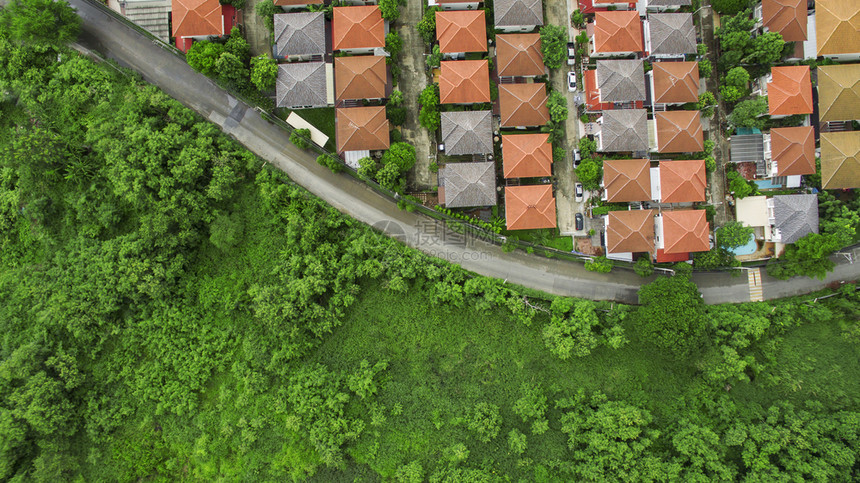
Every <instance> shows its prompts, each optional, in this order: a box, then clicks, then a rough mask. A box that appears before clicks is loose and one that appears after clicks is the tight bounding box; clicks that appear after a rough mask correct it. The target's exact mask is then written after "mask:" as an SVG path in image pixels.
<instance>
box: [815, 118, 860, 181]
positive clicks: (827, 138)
mask: <svg viewBox="0 0 860 483" xmlns="http://www.w3.org/2000/svg"><path fill="white" fill-rule="evenodd" d="M821 186H822V187H823V188H824V189H828V190H832V189H842V188H860V131H848V132H823V133H821Z"/></svg>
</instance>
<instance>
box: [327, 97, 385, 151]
mask: <svg viewBox="0 0 860 483" xmlns="http://www.w3.org/2000/svg"><path fill="white" fill-rule="evenodd" d="M388 131H389V129H388V119H387V118H386V117H385V107H384V106H370V107H346V108H338V109H335V135H336V137H337V152H338V154H344V153H345V152H348V151H362V152H367V154H368V155H369V154H370V151H379V150H385V149H388V146H389V144H390V140H391V137H390V134H389V132H388Z"/></svg>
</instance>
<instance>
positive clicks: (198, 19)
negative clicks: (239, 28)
mask: <svg viewBox="0 0 860 483" xmlns="http://www.w3.org/2000/svg"><path fill="white" fill-rule="evenodd" d="M172 3H173V6H172V9H173V14H172V15H173V36H174V37H176V38H180V37H198V36H205V35H223V34H224V27H223V21H222V19H221V15H222V13H221V12H222V8H221V4H220V3H219V2H218V0H173V2H172Z"/></svg>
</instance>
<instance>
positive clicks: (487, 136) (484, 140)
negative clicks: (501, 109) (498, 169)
mask: <svg viewBox="0 0 860 483" xmlns="http://www.w3.org/2000/svg"><path fill="white" fill-rule="evenodd" d="M492 114H493V113H492V112H491V111H459V112H458V111H452V112H443V113H442V114H441V117H442V142H443V143H445V153H446V154H450V155H455V156H456V155H465V154H493V117H492Z"/></svg>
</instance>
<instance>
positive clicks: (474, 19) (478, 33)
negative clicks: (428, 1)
mask: <svg viewBox="0 0 860 483" xmlns="http://www.w3.org/2000/svg"><path fill="white" fill-rule="evenodd" d="M436 38H437V39H439V50H440V51H442V52H443V53H457V52H486V51H487V22H486V20H485V18H484V11H483V10H445V11H438V12H436Z"/></svg>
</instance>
